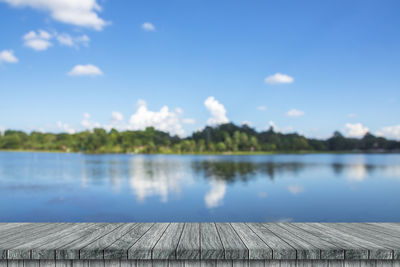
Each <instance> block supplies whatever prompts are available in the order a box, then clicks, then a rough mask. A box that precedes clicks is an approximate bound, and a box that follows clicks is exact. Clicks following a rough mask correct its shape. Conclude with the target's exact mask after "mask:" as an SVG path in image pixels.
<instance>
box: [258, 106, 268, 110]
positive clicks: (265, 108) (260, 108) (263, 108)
mask: <svg viewBox="0 0 400 267" xmlns="http://www.w3.org/2000/svg"><path fill="white" fill-rule="evenodd" d="M257 109H258V110H260V111H264V110H267V107H266V106H258V107H257Z"/></svg>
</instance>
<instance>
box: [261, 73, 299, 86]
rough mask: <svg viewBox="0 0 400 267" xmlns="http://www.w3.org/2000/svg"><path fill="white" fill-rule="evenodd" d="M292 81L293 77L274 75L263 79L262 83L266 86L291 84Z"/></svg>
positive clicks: (280, 74)
mask: <svg viewBox="0 0 400 267" xmlns="http://www.w3.org/2000/svg"><path fill="white" fill-rule="evenodd" d="M293 81H294V78H293V77H290V76H289V75H286V74H282V73H275V74H274V75H270V76H268V77H266V78H265V79H264V82H265V83H268V84H280V83H292V82H293Z"/></svg>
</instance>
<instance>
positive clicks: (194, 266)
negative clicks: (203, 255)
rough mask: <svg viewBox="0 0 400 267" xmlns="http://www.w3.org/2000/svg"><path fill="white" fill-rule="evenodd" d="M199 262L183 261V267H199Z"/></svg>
mask: <svg viewBox="0 0 400 267" xmlns="http://www.w3.org/2000/svg"><path fill="white" fill-rule="evenodd" d="M200 266H201V262H200V261H198V260H185V267H200Z"/></svg>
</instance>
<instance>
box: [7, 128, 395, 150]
mask: <svg viewBox="0 0 400 267" xmlns="http://www.w3.org/2000/svg"><path fill="white" fill-rule="evenodd" d="M0 149H8V150H36V151H66V152H85V153H251V152H254V151H255V152H257V151H259V152H299V151H371V152H375V151H381V152H385V151H400V142H399V141H393V140H387V139H385V138H382V137H376V136H374V135H372V134H370V133H367V134H366V135H365V136H364V137H363V138H361V139H355V138H346V137H344V136H343V135H342V134H341V133H340V132H335V133H334V134H333V136H332V137H331V138H328V139H327V140H319V139H308V138H306V137H304V136H301V135H299V134H297V133H290V134H282V133H278V132H275V131H274V130H273V128H270V129H268V130H267V131H263V132H256V131H255V130H254V129H252V128H250V127H249V126H247V125H243V126H237V125H235V124H232V123H227V124H222V125H219V126H216V127H206V128H204V129H203V130H201V131H197V132H195V133H193V134H192V135H191V136H189V137H186V138H180V137H178V136H171V135H170V134H168V133H165V132H162V131H158V130H156V129H154V128H153V127H149V128H147V129H145V130H144V131H123V132H119V131H117V130H116V129H111V130H110V131H108V132H107V131H106V130H104V129H100V128H98V129H93V131H84V132H79V133H76V134H67V133H59V134H54V133H40V132H31V133H30V134H26V133H24V132H21V131H13V130H7V131H5V132H4V134H0Z"/></svg>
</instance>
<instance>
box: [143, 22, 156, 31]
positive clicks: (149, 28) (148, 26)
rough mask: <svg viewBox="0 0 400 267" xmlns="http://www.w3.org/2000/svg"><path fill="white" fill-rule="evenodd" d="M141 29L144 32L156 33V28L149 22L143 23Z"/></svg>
mask: <svg viewBox="0 0 400 267" xmlns="http://www.w3.org/2000/svg"><path fill="white" fill-rule="evenodd" d="M142 29H143V30H144V31H146V32H154V31H156V27H155V26H154V25H153V23H151V22H145V23H143V24H142Z"/></svg>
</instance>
